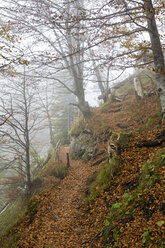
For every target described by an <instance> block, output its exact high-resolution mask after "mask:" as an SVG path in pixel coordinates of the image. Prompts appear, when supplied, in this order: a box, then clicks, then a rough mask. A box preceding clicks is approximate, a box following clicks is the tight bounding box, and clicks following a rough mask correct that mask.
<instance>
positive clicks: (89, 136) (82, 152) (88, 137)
mask: <svg viewBox="0 0 165 248" xmlns="http://www.w3.org/2000/svg"><path fill="white" fill-rule="evenodd" d="M96 152H97V142H96V141H95V137H94V134H93V133H92V131H91V130H88V129H84V130H83V131H81V132H80V134H79V135H72V136H71V141H70V154H71V157H72V159H81V160H83V161H84V162H88V161H89V160H90V159H91V158H92V157H93V156H94V155H95V154H96Z"/></svg>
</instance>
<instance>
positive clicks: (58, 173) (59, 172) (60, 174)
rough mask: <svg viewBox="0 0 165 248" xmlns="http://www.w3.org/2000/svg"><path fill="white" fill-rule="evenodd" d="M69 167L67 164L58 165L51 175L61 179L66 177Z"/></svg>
mask: <svg viewBox="0 0 165 248" xmlns="http://www.w3.org/2000/svg"><path fill="white" fill-rule="evenodd" d="M67 173H68V168H67V166H66V165H58V166H56V167H55V168H54V169H52V171H51V173H50V175H51V176H55V177H57V178H60V179H64V178H65V177H66V176H67Z"/></svg>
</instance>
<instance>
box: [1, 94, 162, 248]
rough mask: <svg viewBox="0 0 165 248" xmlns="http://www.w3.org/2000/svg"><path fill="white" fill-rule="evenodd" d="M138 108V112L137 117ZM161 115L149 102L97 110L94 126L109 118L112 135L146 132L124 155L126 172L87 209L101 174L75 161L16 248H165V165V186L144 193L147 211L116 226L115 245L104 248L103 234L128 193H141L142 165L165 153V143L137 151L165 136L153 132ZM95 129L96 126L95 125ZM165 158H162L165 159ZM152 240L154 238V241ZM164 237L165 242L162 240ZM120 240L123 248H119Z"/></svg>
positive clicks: (39, 204)
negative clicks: (93, 180)
mask: <svg viewBox="0 0 165 248" xmlns="http://www.w3.org/2000/svg"><path fill="white" fill-rule="evenodd" d="M154 99H155V98H154ZM126 106H127V107H126ZM135 106H136V108H137V112H136V114H135ZM118 108H120V111H118ZM121 108H122V109H121ZM114 109H115V111H116V109H117V111H116V112H115V111H113V110H114ZM158 110H160V106H159V103H158V102H157V101H156V100H153V99H144V101H143V102H141V105H139V103H134V105H133V104H130V105H129V104H126V105H122V106H121V104H119V103H116V104H113V106H112V105H111V108H110V107H108V106H105V108H104V111H102V110H101V111H100V110H99V111H98V109H96V110H95V113H96V115H95V117H93V118H96V119H94V120H93V123H95V124H96V125H97V123H100V122H99V121H100V117H101V121H102V120H103V118H104V119H105V120H107V123H106V127H107V125H108V126H110V128H112V129H119V126H120V127H121V125H123V130H132V129H133V130H134V129H136V128H138V127H140V128H141V127H143V128H144V130H143V131H141V132H137V131H134V132H133V136H132V138H131V140H130V142H129V145H128V147H127V148H126V149H124V150H123V151H122V153H121V155H120V159H121V161H122V168H121V170H120V173H119V174H118V175H116V176H115V178H114V180H113V183H112V185H111V188H110V189H109V190H106V191H104V190H103V191H101V192H99V197H97V198H96V199H95V201H94V202H92V203H90V204H88V205H87V204H86V203H85V201H84V200H85V197H86V192H87V190H88V186H87V180H88V178H89V176H90V175H92V174H93V173H94V172H95V171H97V170H98V168H99V166H91V164H92V163H88V164H85V163H83V162H81V161H74V160H70V167H69V170H68V175H67V176H66V177H65V178H64V179H63V180H61V181H60V182H58V185H57V186H53V185H52V186H50V187H48V188H45V190H44V192H42V193H40V194H38V195H36V196H34V197H33V202H34V204H33V206H34V212H33V211H32V212H31V214H30V215H27V216H26V217H25V218H24V219H23V220H22V222H21V223H20V224H19V225H17V226H16V227H15V228H14V233H16V235H17V237H18V241H17V242H16V245H15V246H13V247H16V248H81V247H82V248H96V247H100V248H111V247H119V248H122V247H128V248H143V247H149V248H156V247H161V248H163V247H165V246H159V245H156V244H157V242H158V243H159V241H160V242H162V240H164V241H165V225H164V224H165V202H164V199H165V190H164V185H165V165H163V166H162V167H161V169H159V174H160V177H161V178H162V180H161V181H158V182H156V183H155V184H154V185H153V186H152V190H149V191H145V190H144V191H142V192H140V193H139V202H140V203H141V200H143V201H144V199H148V200H147V201H146V202H145V201H144V202H142V204H143V206H142V208H140V207H139V206H140V205H137V208H136V211H135V212H134V217H132V216H131V215H128V216H127V218H125V219H124V220H123V219H122V220H121V221H118V222H117V223H115V222H114V223H115V225H116V226H115V228H114V229H113V233H112V232H111V233H110V236H109V237H110V239H112V240H114V242H112V243H111V244H110V245H108V244H104V243H103V242H102V238H103V237H102V236H103V232H102V228H103V227H104V226H105V221H106V217H107V216H108V214H109V211H110V208H111V207H112V205H113V204H114V203H116V202H117V203H119V204H120V202H121V201H122V199H123V195H124V194H125V193H126V192H128V191H130V192H134V190H136V188H137V185H138V183H139V180H140V176H141V173H142V164H143V163H144V162H146V161H147V160H148V159H150V158H152V157H153V156H154V155H155V153H156V152H157V151H158V150H162V149H164V147H165V142H162V143H161V144H160V145H158V146H153V147H145V146H142V147H137V145H136V144H137V142H139V141H140V140H148V141H149V140H155V139H156V137H158V135H159V134H160V133H161V132H162V131H164V129H165V128H164V127H162V128H153V126H156V125H157V124H158V122H159V120H160V119H159V117H158V116H157V115H155V113H156V111H158ZM148 112H150V113H148ZM124 113H125V114H124ZM137 113H138V114H139V115H138V114H137ZM146 113H148V115H147V114H146ZM148 116H149V117H150V116H155V119H154V118H153V120H152V119H151V118H150V119H149V118H148ZM135 117H136V119H135ZM97 119H98V120H99V121H98V122H97ZM155 121H156V122H155ZM119 124H120V125H119ZM150 124H152V126H151V128H148V126H146V125H150ZM89 125H92V121H91V123H90V124H89ZM93 127H94V126H92V128H93ZM96 128H97V127H96ZM98 128H100V125H98ZM100 131H101V130H100ZM68 151H69V150H68V147H63V148H61V149H60V152H59V160H60V161H62V162H63V163H66V160H65V159H66V153H68ZM163 156H165V155H162V158H164V157H163ZM150 191H152V192H150ZM149 192H150V193H152V197H151V196H149V195H150V194H149ZM142 197H143V198H144V199H142ZM35 203H36V205H35ZM116 206H117V205H116ZM35 207H36V209H35ZM35 210H36V211H35ZM118 230H119V231H118ZM119 233H120V235H119ZM149 234H152V235H151V236H149ZM145 235H146V236H145ZM160 236H161V238H162V240H159V239H160ZM116 240H117V242H115V241H116ZM150 241H153V243H154V244H153V245H152V242H151V243H150ZM154 241H155V242H154ZM164 244H165V243H164ZM11 247H12V246H11ZM13 247H12V248H13ZM5 248H6V247H5Z"/></svg>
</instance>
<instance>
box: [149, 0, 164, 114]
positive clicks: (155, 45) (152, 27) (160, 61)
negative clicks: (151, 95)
mask: <svg viewBox="0 0 165 248" xmlns="http://www.w3.org/2000/svg"><path fill="white" fill-rule="evenodd" d="M144 9H145V13H146V17H147V24H148V29H149V35H150V40H151V47H152V52H153V58H154V66H155V73H156V84H157V88H158V93H159V96H160V102H161V107H162V113H163V117H164V115H165V63H164V56H163V51H162V47H161V42H160V37H159V33H158V29H157V24H156V20H155V9H154V7H153V4H152V0H145V1H144Z"/></svg>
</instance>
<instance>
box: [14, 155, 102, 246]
mask: <svg viewBox="0 0 165 248" xmlns="http://www.w3.org/2000/svg"><path fill="white" fill-rule="evenodd" d="M63 155H65V152H64V153H63ZM61 160H62V159H61ZM70 164H71V166H70V168H69V173H68V176H67V177H66V178H65V179H64V180H62V181H61V183H60V184H59V186H57V187H55V188H54V189H52V190H51V191H48V192H47V193H45V194H44V195H41V196H39V200H40V202H41V203H40V205H39V209H38V212H37V213H36V215H35V218H34V220H33V222H32V223H31V224H30V225H29V224H28V223H27V222H26V221H25V222H24V227H23V228H24V230H23V233H22V234H21V239H20V240H19V242H18V247H19V248H64V247H65V248H71V247H72V248H74V247H75V248H78V247H81V246H80V243H81V242H82V241H81V238H80V236H81V231H82V229H81V228H82V227H81V226H79V224H78V223H79V218H80V214H79V208H80V207H81V205H82V204H83V200H84V196H85V195H84V194H85V193H84V191H85V187H86V180H87V178H88V176H89V175H90V174H91V173H93V172H94V171H95V170H96V168H97V167H90V166H89V165H86V164H83V163H82V162H80V161H72V160H71V161H70ZM21 229H22V228H21ZM21 229H20V230H21Z"/></svg>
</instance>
